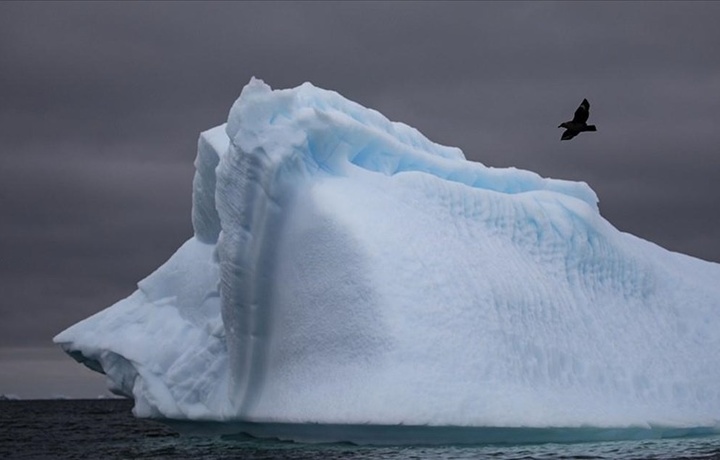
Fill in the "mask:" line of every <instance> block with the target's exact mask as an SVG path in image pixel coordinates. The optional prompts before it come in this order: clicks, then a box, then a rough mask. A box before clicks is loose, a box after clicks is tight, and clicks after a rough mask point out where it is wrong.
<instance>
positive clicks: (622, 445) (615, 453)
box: [0, 399, 720, 460]
mask: <svg viewBox="0 0 720 460" xmlns="http://www.w3.org/2000/svg"><path fill="white" fill-rule="evenodd" d="M131 408H132V402H131V401H128V400H121V399H99V400H38V401H0V459H185V458H187V459H213V460H214V459H308V460H310V459H366V460H373V459H407V460H410V459H413V460H421V459H447V460H449V459H495V460H505V459H555V458H558V459H717V460H720V435H706V436H690V437H682V438H675V439H655V440H642V441H613V442H585V443H538V444H524V445H513V444H511V443H510V444H504V445H471V446H453V445H443V446H410V447H409V446H382V447H380V446H377V447H374V446H358V445H352V444H300V443H293V442H282V441H272V440H258V439H254V438H250V437H248V436H237V435H236V436H220V435H208V434H204V435H198V434H194V435H190V434H183V435H180V434H179V433H177V432H176V431H174V430H173V429H172V428H170V427H169V426H167V425H165V424H163V423H160V422H157V421H152V420H141V419H137V418H135V417H134V416H133V415H132V413H131Z"/></svg>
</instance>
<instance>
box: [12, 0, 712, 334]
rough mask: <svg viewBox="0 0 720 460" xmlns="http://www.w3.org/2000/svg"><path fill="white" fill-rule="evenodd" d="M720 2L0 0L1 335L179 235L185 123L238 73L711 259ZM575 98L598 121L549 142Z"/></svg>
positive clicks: (49, 327)
mask: <svg viewBox="0 0 720 460" xmlns="http://www.w3.org/2000/svg"><path fill="white" fill-rule="evenodd" d="M718 20H720V4H718V3H701V2H693V3H687V2H684V3H669V2H658V3H650V2H637V3H614V2H610V3H603V2H598V3H588V2H577V3H571V2H557V3H539V2H538V3H535V2H529V3H521V2H509V3H493V2H477V3H471V2H458V3H448V2H438V3H430V2H418V3H409V2H358V3H354V2H338V3H329V2H317V3H308V2H289V3H285V2H263V3H247V2H242V3H226V2H220V3H207V2H204V3H190V2H179V3H166V2H159V3H145V2H143V3H140V2H125V3H107V2H98V3H86V2H81V3H59V4H56V3H52V2H50V3H0V139H1V140H2V144H1V145H2V147H1V149H2V150H0V213H1V214H0V215H1V216H2V221H0V251H1V252H0V254H1V257H0V277H1V283H2V287H3V291H4V295H3V300H2V304H0V315H1V316H2V318H3V321H2V322H0V345H2V346H11V345H17V344H22V345H43V344H47V343H48V341H49V339H50V338H51V337H52V335H53V334H54V333H56V332H58V331H59V330H61V329H62V328H64V327H65V326H67V325H69V324H71V323H73V322H74V321H77V320H78V319H81V318H82V317H85V316H87V315H88V314H90V313H92V312H94V311H97V310H99V309H100V308H102V307H104V306H107V305H109V304H111V303H113V302H114V301H116V300H118V299H119V298H121V297H124V296H126V295H127V294H129V293H130V292H131V291H132V290H133V287H134V283H135V282H136V281H138V280H139V279H141V278H142V277H144V276H146V275H147V274H149V272H150V271H151V270H152V269H154V268H155V267H157V266H158V265H159V264H160V263H162V262H163V261H164V260H165V259H166V258H167V257H168V256H169V255H170V254H171V253H172V252H173V250H174V249H175V248H177V247H178V246H179V245H180V244H181V243H182V242H183V241H184V240H185V239H186V238H187V237H189V236H190V235H191V226H190V194H191V180H192V173H193V168H192V160H193V158H194V155H195V146H196V142H197V136H198V133H199V132H200V131H202V130H204V129H207V128H210V127H212V126H215V125H217V124H219V123H222V122H223V121H224V119H225V118H226V117H227V113H228V109H229V108H230V106H231V104H232V102H233V101H234V99H235V98H236V97H237V96H238V94H239V92H240V90H241V88H242V86H243V85H244V84H245V83H246V82H247V81H248V80H249V78H250V77H251V76H253V75H255V76H257V77H259V78H263V79H265V80H266V81H267V82H268V83H269V84H270V85H271V86H273V87H275V88H282V87H290V86H296V85H298V84H300V83H302V82H304V81H312V82H313V83H314V84H315V85H317V86H320V87H325V88H328V89H333V90H336V91H338V92H340V93H342V94H343V95H345V96H346V97H348V98H350V99H353V100H356V101H358V102H360V103H361V104H363V105H366V106H369V107H373V108H375V109H378V110H379V111H381V112H382V113H384V114H385V115H387V116H388V117H389V118H391V119H393V120H399V121H403V122H405V123H407V124H409V125H411V126H415V127H417V128H418V129H419V130H420V131H422V132H423V133H424V134H426V135H427V136H428V137H430V138H431V139H433V140H435V141H438V142H441V143H444V144H449V145H455V146H459V147H461V148H462V149H463V150H464V151H465V154H466V155H467V156H468V158H470V159H473V160H475V161H481V162H483V163H485V164H486V165H489V166H498V167H505V166H516V167H519V168H524V169H530V170H533V171H536V172H538V173H539V174H541V175H543V176H551V177H556V178H564V179H571V180H583V181H586V182H588V183H589V184H590V185H591V186H592V187H593V188H594V189H595V191H596V192H597V193H598V196H599V198H600V208H601V212H602V213H603V215H604V216H605V217H607V218H608V219H609V220H610V221H611V222H612V223H613V224H614V225H615V226H616V227H618V228H619V229H621V230H624V231H629V232H631V233H634V234H637V235H638V236H641V237H643V238H646V239H649V240H651V241H654V242H656V243H658V244H661V245H662V246H665V247H667V248H670V249H673V250H678V251H681V252H685V253H689V254H692V255H695V256H698V257H702V258H704V259H708V260H715V261H720V242H718V241H717V235H718V233H719V232H720V215H719V213H717V210H716V208H717V205H716V203H717V202H718V201H720V185H719V184H718V181H717V177H718V176H720V153H719V152H718V145H720V130H719V129H718V126H719V125H720V115H718V114H719V113H720V61H718V59H717V58H716V55H717V52H716V46H717V43H720V28H718V27H717V22H718ZM584 97H586V98H588V99H589V100H590V102H591V117H590V121H591V122H592V123H595V124H597V126H598V129H599V131H598V132H597V133H589V134H583V135H581V136H579V137H578V138H577V139H574V140H573V141H571V142H563V143H561V142H560V141H559V138H560V134H561V130H559V129H557V125H558V124H559V123H560V122H561V121H565V120H567V119H568V118H570V117H572V113H573V111H574V110H575V108H576V107H577V105H578V104H579V102H580V101H581V100H582V98H584Z"/></svg>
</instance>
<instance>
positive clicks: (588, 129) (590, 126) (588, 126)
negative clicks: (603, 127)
mask: <svg viewBox="0 0 720 460" xmlns="http://www.w3.org/2000/svg"><path fill="white" fill-rule="evenodd" d="M585 131H597V128H596V127H595V125H587V128H585Z"/></svg>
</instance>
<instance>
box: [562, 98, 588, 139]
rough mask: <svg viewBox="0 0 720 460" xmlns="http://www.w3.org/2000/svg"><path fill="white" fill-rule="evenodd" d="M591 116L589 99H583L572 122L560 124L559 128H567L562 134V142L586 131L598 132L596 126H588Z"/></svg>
mask: <svg viewBox="0 0 720 460" xmlns="http://www.w3.org/2000/svg"><path fill="white" fill-rule="evenodd" d="M589 116H590V103H589V102H588V100H587V99H583V101H582V102H581V103H580V107H578V108H577V110H576V111H575V116H574V117H573V119H572V120H571V121H566V122H564V123H560V126H558V128H565V132H563V133H562V137H561V138H560V140H561V141H567V140H570V139H572V138H573V137H575V136H577V135H578V134H580V133H582V132H585V131H597V128H596V127H595V125H588V124H587V120H588V117H589Z"/></svg>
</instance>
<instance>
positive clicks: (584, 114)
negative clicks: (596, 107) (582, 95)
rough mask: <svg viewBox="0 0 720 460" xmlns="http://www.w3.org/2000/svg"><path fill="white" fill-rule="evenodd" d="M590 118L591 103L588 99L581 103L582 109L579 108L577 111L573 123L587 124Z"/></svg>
mask: <svg viewBox="0 0 720 460" xmlns="http://www.w3.org/2000/svg"><path fill="white" fill-rule="evenodd" d="M589 116H590V103H589V102H588V100H587V99H583V101H582V102H581V103H580V107H578V108H577V110H576V111H575V116H574V117H573V119H572V121H573V123H585V122H586V121H587V120H588V117H589Z"/></svg>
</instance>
